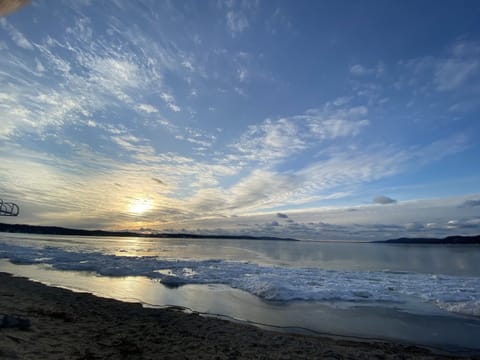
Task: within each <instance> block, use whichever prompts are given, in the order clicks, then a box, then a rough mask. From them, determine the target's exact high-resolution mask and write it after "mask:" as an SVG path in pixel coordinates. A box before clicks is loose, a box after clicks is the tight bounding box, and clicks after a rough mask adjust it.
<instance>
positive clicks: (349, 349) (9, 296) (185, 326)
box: [0, 273, 455, 359]
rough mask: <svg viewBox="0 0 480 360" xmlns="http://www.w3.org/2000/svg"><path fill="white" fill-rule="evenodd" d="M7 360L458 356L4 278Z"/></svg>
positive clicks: (0, 288) (2, 336) (0, 302)
mask: <svg viewBox="0 0 480 360" xmlns="http://www.w3.org/2000/svg"><path fill="white" fill-rule="evenodd" d="M1 314H13V315H16V316H20V317H23V318H27V319H29V320H30V321H31V326H30V329H28V330H20V329H18V328H1V329H0V359H451V358H455V357H453V356H447V355H441V354H435V353H432V352H431V351H430V350H429V349H426V348H421V347H418V346H410V345H405V344H396V343H391V342H377V341H370V342H363V341H362V342H357V341H352V340H344V339H333V338H327V337H314V336H304V335H295V334H285V333H277V332H273V331H266V330H261V329H259V328H256V327H253V326H250V325H245V324H238V323H233V322H230V321H225V320H222V319H218V318H211V317H208V318H207V317H203V316H200V315H198V314H194V313H193V314H191V313H190V314H189V313H185V312H183V311H181V310H179V309H149V308H143V307H142V305H141V304H134V303H124V302H120V301H116V300H112V299H105V298H99V297H96V296H94V295H91V294H87V293H75V292H72V291H69V290H65V289H60V288H54V287H48V286H45V285H43V284H40V283H37V282H33V281H29V280H27V279H25V278H19V277H13V276H11V275H9V274H5V273H0V315H1Z"/></svg>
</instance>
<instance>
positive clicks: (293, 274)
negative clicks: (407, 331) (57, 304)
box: [0, 243, 480, 316]
mask: <svg viewBox="0 0 480 360" xmlns="http://www.w3.org/2000/svg"><path fill="white" fill-rule="evenodd" d="M0 258H8V259H10V261H11V262H12V263H14V264H48V265H50V266H51V267H52V268H54V269H56V270H74V271H88V272H94V273H96V274H98V275H102V276H112V277H123V276H145V277H148V278H151V279H158V280H159V281H160V282H162V283H163V284H165V285H166V286H181V285H185V284H224V285H228V286H230V287H233V288H237V289H241V290H244V291H247V292H249V293H251V294H254V295H256V296H258V297H260V298H262V299H264V300H266V301H276V302H291V301H319V302H352V303H378V302H388V303H403V302H405V301H406V299H407V298H409V299H414V300H416V301H421V302H427V303H432V304H434V305H436V306H437V307H439V308H441V309H443V310H446V311H449V312H454V313H460V314H464V315H470V316H480V278H478V277H467V276H450V275H429V274H418V273H409V272H393V271H338V270H325V269H319V268H299V267H295V268H294V267H283V266H262V265H258V264H253V263H248V262H234V261H225V260H218V259H213V260H198V261H195V260H174V259H165V258H159V257H156V256H141V257H132V256H117V255H110V254H103V253H100V252H83V251H66V250H64V249H61V248H58V247H44V248H36V247H27V246H18V245H11V244H4V243H0Z"/></svg>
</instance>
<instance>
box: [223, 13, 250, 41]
mask: <svg viewBox="0 0 480 360" xmlns="http://www.w3.org/2000/svg"><path fill="white" fill-rule="evenodd" d="M226 18H227V28H228V30H229V31H230V33H231V35H232V36H236V35H237V34H239V33H241V32H243V31H245V30H246V29H247V28H248V27H249V22H248V19H247V18H246V16H245V15H244V14H243V13H242V12H241V11H234V10H230V11H228V12H227V15H226Z"/></svg>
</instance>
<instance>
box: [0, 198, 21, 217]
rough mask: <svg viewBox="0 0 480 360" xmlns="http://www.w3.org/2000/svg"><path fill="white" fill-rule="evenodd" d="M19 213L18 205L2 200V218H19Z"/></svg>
mask: <svg viewBox="0 0 480 360" xmlns="http://www.w3.org/2000/svg"><path fill="white" fill-rule="evenodd" d="M19 211H20V209H19V208H18V205H17V204H14V203H12V202H5V201H3V200H2V199H0V216H18V213H19Z"/></svg>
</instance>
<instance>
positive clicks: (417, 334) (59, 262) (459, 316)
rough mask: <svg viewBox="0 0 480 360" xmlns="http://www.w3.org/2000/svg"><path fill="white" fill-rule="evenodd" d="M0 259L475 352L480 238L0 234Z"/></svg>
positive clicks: (50, 278)
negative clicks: (409, 240)
mask: <svg viewBox="0 0 480 360" xmlns="http://www.w3.org/2000/svg"><path fill="white" fill-rule="evenodd" d="M0 258H3V260H1V261H0V271H7V272H11V273H14V274H19V275H23V276H28V277H30V278H32V279H35V280H39V281H42V282H45V283H48V284H53V285H59V286H63V287H67V288H71V289H74V290H82V291H89V292H93V293H95V294H98V295H103V296H109V297H114V298H117V299H121V300H125V301H141V302H143V303H145V304H149V305H151V306H161V305H167V304H168V305H180V306H185V307H188V308H191V309H193V310H195V311H200V312H206V313H214V314H221V315H226V316H230V317H233V318H236V319H240V320H245V321H253V322H258V323H264V324H269V325H273V326H283V327H289V330H290V331H301V329H299V328H307V329H310V330H313V331H316V332H322V333H324V332H327V333H334V334H341V335H348V336H361V337H371V338H393V339H396V340H403V341H408V342H418V343H422V344H428V345H432V346H436V347H442V348H448V349H455V348H457V347H459V348H473V349H477V351H480V344H478V340H477V339H479V338H480V265H479V264H480V247H478V246H431V245H429V246H425V245H408V246H407V245H387V244H365V243H314V242H287V241H257V240H220V239H198V240H197V239H195V240H191V239H145V238H113V237H112V238H105V237H100V238H94V237H65V236H58V237H53V236H39V235H19V234H0ZM291 327H297V329H292V328H291Z"/></svg>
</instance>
